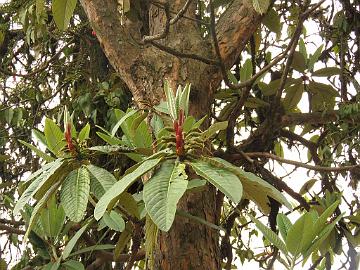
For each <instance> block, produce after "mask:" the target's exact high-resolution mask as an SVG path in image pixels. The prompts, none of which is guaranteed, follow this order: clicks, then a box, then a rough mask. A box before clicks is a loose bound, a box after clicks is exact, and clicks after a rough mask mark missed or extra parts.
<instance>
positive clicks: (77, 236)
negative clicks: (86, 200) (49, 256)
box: [62, 219, 93, 260]
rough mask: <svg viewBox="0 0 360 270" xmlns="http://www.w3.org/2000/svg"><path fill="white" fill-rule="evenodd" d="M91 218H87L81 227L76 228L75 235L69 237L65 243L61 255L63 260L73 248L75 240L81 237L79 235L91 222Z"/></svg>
mask: <svg viewBox="0 0 360 270" xmlns="http://www.w3.org/2000/svg"><path fill="white" fill-rule="evenodd" d="M92 221H93V220H92V219H91V220H89V221H88V222H86V223H85V225H84V226H82V227H81V229H80V230H78V231H77V232H76V233H75V235H74V236H73V237H72V238H71V239H70V241H69V242H68V243H67V244H66V246H65V248H64V251H63V253H62V257H63V259H64V260H65V259H66V258H67V257H69V255H70V253H71V251H72V250H73V248H74V247H75V245H76V243H77V241H78V240H79V238H80V237H81V235H82V234H83V233H84V232H85V231H86V229H87V227H88V226H89V225H90V224H91V222H92Z"/></svg>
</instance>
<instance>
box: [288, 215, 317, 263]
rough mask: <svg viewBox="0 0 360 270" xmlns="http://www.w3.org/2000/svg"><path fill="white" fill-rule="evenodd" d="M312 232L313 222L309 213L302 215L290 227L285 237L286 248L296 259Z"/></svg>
mask: <svg viewBox="0 0 360 270" xmlns="http://www.w3.org/2000/svg"><path fill="white" fill-rule="evenodd" d="M312 230H313V221H312V217H311V214H309V213H305V214H304V215H302V216H301V217H300V218H299V219H298V220H297V221H296V222H295V223H294V225H293V226H291V228H290V230H289V231H288V234H287V237H286V246H287V248H288V250H289V252H290V253H291V254H293V256H295V257H296V256H298V255H299V254H300V253H301V251H302V248H303V245H304V246H305V245H306V244H307V243H308V240H309V239H310V237H311V235H312ZM309 236H310V237H309ZM310 242H311V239H310Z"/></svg>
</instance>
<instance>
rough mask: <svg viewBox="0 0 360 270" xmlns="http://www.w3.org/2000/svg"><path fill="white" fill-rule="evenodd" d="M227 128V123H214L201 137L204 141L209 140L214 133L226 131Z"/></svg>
mask: <svg viewBox="0 0 360 270" xmlns="http://www.w3.org/2000/svg"><path fill="white" fill-rule="evenodd" d="M227 126H228V121H224V122H216V123H214V124H212V125H211V126H210V127H209V128H208V129H207V130H205V131H204V132H203V133H202V137H203V139H204V140H207V139H210V138H211V137H212V136H214V135H215V134H216V132H218V131H220V130H224V129H226V128H227Z"/></svg>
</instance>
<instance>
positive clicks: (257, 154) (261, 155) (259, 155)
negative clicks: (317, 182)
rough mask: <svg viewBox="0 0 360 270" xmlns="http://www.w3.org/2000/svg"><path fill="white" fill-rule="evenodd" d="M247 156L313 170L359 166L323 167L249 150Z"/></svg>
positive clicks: (333, 169) (324, 170)
mask: <svg viewBox="0 0 360 270" xmlns="http://www.w3.org/2000/svg"><path fill="white" fill-rule="evenodd" d="M245 154H246V155H247V156H249V157H250V158H269V159H273V160H276V161H279V162H282V163H286V164H290V165H294V166H296V167H302V168H306V169H309V170H314V171H318V172H344V171H352V170H355V169H358V168H360V165H352V166H341V167H324V166H318V165H309V164H305V163H303V162H299V161H295V160H290V159H285V158H282V157H279V156H276V155H274V154H270V153H267V152H250V153H245Z"/></svg>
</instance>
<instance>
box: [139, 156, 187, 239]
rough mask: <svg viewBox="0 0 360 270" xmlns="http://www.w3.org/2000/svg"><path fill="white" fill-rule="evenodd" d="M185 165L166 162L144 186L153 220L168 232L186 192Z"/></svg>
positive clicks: (144, 195)
mask: <svg viewBox="0 0 360 270" xmlns="http://www.w3.org/2000/svg"><path fill="white" fill-rule="evenodd" d="M186 179H187V175H186V173H185V164H182V163H176V162H175V161H174V160H168V161H165V162H164V163H163V164H162V165H161V167H160V168H159V169H158V170H157V171H156V172H155V174H154V175H153V177H151V178H150V180H148V181H147V182H146V183H145V184H144V193H143V198H144V202H145V207H146V209H147V212H148V214H149V216H150V217H151V219H152V220H153V221H154V223H155V224H156V225H157V226H158V227H159V229H160V230H162V231H165V232H167V231H168V230H169V229H170V227H171V225H172V223H173V221H174V218H175V214H176V205H177V203H178V201H179V200H180V198H181V197H182V196H183V194H184V193H185V191H186V188H187V184H188V181H187V180H186Z"/></svg>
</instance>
